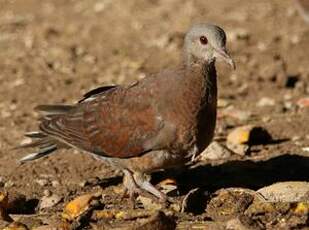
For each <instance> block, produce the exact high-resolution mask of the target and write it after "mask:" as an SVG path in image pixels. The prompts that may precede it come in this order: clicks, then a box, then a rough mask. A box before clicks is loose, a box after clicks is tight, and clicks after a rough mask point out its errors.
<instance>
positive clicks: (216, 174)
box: [154, 154, 309, 194]
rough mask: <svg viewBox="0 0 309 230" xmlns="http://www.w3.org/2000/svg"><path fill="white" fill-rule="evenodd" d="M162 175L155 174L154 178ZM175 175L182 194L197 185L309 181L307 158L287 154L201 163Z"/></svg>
mask: <svg viewBox="0 0 309 230" xmlns="http://www.w3.org/2000/svg"><path fill="white" fill-rule="evenodd" d="M170 173H171V174H173V172H170ZM162 176H163V174H160V173H158V174H156V175H154V179H155V180H156V179H157V178H160V177H161V178H162ZM175 178H176V180H177V183H178V184H179V189H180V193H183V194H185V193H187V192H188V191H189V190H191V189H193V188H197V187H198V188H202V189H203V190H206V191H208V192H214V191H216V190H218V189H221V188H228V187H243V188H249V189H253V190H256V189H259V188H261V187H264V186H267V185H271V184H273V183H276V182H283V181H308V180H309V158H308V157H304V156H299V155H289V154H287V155H281V156H278V157H274V158H272V159H269V160H266V161H260V162H253V161H250V160H245V161H239V160H237V161H230V162H226V163H223V164H221V165H218V166H211V165H203V166H198V167H196V168H193V169H188V170H183V171H182V173H180V174H178V175H176V176H175Z"/></svg>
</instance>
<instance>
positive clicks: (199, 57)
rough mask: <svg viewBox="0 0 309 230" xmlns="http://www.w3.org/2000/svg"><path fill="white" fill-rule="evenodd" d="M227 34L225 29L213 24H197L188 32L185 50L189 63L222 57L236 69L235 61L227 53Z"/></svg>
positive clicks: (205, 61) (211, 61)
mask: <svg viewBox="0 0 309 230" xmlns="http://www.w3.org/2000/svg"><path fill="white" fill-rule="evenodd" d="M225 43H226V35H225V32H224V30H223V29H221V28H220V27H219V26H216V25H212V24H196V25H194V26H193V27H191V29H190V30H189V31H188V32H187V34H186V37H185V44H184V51H185V55H186V59H187V60H186V61H187V62H188V63H187V64H192V63H195V62H202V63H206V64H209V63H213V62H214V61H215V60H216V59H222V60H223V61H225V62H227V63H228V64H229V65H231V66H232V67H233V69H235V63H234V61H233V60H232V58H231V57H230V55H229V54H228V53H227V50H226V47H225Z"/></svg>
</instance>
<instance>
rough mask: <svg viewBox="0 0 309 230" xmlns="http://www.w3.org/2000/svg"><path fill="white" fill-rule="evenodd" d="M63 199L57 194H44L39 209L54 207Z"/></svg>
mask: <svg viewBox="0 0 309 230" xmlns="http://www.w3.org/2000/svg"><path fill="white" fill-rule="evenodd" d="M61 200H62V197H60V196H58V195H56V194H53V195H50V196H43V197H42V198H41V201H40V204H39V209H40V210H43V209H47V208H51V207H54V206H55V205H57V204H58V203H59V202H60V201H61Z"/></svg>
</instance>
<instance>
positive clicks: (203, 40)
mask: <svg viewBox="0 0 309 230" xmlns="http://www.w3.org/2000/svg"><path fill="white" fill-rule="evenodd" d="M200 42H201V44H202V45H206V44H207V43H208V39H207V38H206V37H205V36H201V37H200Z"/></svg>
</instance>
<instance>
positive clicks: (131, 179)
mask: <svg viewBox="0 0 309 230" xmlns="http://www.w3.org/2000/svg"><path fill="white" fill-rule="evenodd" d="M123 172H124V177H123V184H124V186H125V189H126V191H125V192H128V194H129V197H130V202H131V204H132V207H133V208H135V199H136V198H137V195H142V196H145V197H148V198H150V199H156V200H159V201H160V202H162V203H164V204H166V201H167V196H166V195H165V194H164V193H162V192H160V191H159V190H158V189H156V188H155V187H154V186H153V185H152V184H151V183H150V182H149V178H146V177H145V175H143V174H141V173H134V174H133V173H132V172H131V171H129V170H126V169H125V170H123Z"/></svg>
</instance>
